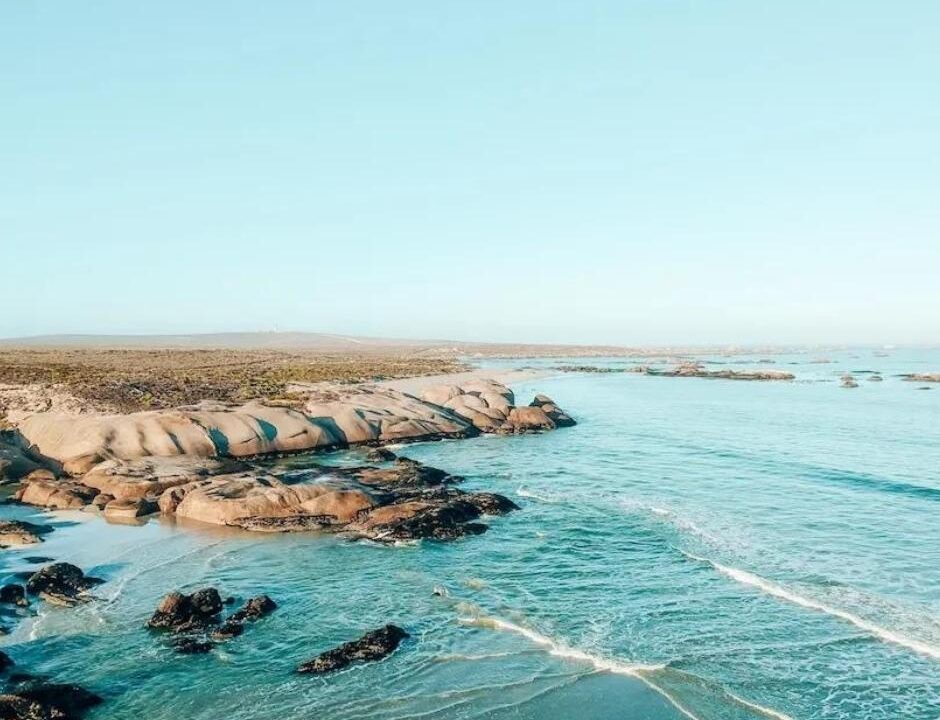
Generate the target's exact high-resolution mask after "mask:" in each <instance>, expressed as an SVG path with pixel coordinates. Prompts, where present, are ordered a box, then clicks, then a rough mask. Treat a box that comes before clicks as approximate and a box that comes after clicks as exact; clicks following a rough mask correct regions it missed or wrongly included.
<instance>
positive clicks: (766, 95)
mask: <svg viewBox="0 0 940 720" xmlns="http://www.w3.org/2000/svg"><path fill="white" fill-rule="evenodd" d="M938 28H940V3H937V2H935V1H932V0H924V1H923V2H904V1H903V0H899V1H897V2H888V1H886V0H880V1H878V2H875V1H871V0H826V1H823V0H819V1H817V2H809V1H805V0H786V1H784V0H779V1H777V2H759V1H757V0H738V1H730V0H708V1H705V0H701V1H698V2H677V1H670V0H646V1H638V0H617V1H611V2H591V1H590V0H578V1H575V0H572V1H571V2H566V3H550V2H545V1H544V0H539V1H537V2H535V1H533V2H521V1H519V2H505V1H504V0H500V1H498V2H495V1H494V2H489V1H480V0H473V1H472V2H471V1H469V0H468V1H467V2H439V1H436V0H435V1H433V2H397V3H393V2H388V1H384V0H383V1H378V0H376V1H375V2H357V1H355V0H353V1H344V2H314V1H312V0H292V1H288V0H272V1H271V2H258V1H257V0H225V1H224V2H223V1H221V0H219V1H215V2H210V1H208V0H201V1H200V2H193V1H192V0H161V1H160V2H147V3H142V2H126V1H124V0H95V1H94V2H89V1H87V0H47V1H43V2H40V1H38V0H7V1H6V2H2V3H0V104H2V108H0V303H2V308H3V312H2V313H0V336H18V335H32V334H40V333H59V332H93V333H105V332H112V333H163V332H169V333H176V332H204V331H239V330H271V329H274V328H278V329H281V330H311V331H333V332H344V333H358V334H368V335H381V336H399V337H401V336H414V337H447V338H456V339H480V340H520V341H522V340H524V341H569V342H616V343H672V342H677V343H678V342H689V343H693V342H715V343H724V342H743V343H746V342H769V341H776V342H819V341H837V342H940V41H938Z"/></svg>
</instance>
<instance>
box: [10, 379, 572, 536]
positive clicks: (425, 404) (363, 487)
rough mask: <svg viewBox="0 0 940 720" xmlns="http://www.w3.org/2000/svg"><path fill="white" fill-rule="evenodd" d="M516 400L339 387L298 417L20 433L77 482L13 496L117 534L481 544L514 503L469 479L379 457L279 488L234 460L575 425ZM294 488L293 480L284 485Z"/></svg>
mask: <svg viewBox="0 0 940 720" xmlns="http://www.w3.org/2000/svg"><path fill="white" fill-rule="evenodd" d="M514 402H515V398H514V396H513V393H512V391H511V390H509V388H506V387H505V386H502V385H500V384H498V383H495V382H493V381H487V380H476V379H474V380H472V381H468V382H467V383H465V384H463V385H461V386H456V385H450V386H443V387H440V388H430V389H428V390H427V391H426V392H425V394H424V397H422V398H417V397H414V396H412V395H409V394H407V393H403V392H400V391H396V390H392V389H390V388H382V387H374V386H349V387H336V388H332V389H330V390H329V392H328V393H323V392H320V393H319V395H318V396H317V397H316V398H314V397H313V396H312V393H311V397H310V399H309V400H308V401H307V402H306V403H305V405H304V410H303V412H300V411H298V410H295V409H291V408H286V407H281V406H271V405H264V404H262V403H257V402H255V403H249V404H246V405H241V406H237V407H233V406H228V405H224V404H220V403H217V402H214V403H210V402H207V403H202V404H200V405H198V406H192V407H183V408H178V409H176V410H172V411H159V412H143V413H134V414H130V415H108V416H98V417H95V416H76V417H69V416H61V415H58V414H40V415H36V416H32V417H30V418H27V419H26V420H24V422H23V424H22V425H21V427H20V432H21V434H22V437H23V438H25V440H26V441H27V442H29V443H30V444H31V448H32V449H33V450H34V451H36V452H38V453H42V454H43V456H45V457H47V458H50V459H51V461H54V462H56V463H60V464H61V466H62V468H63V470H64V471H65V472H66V473H69V474H80V475H82V477H81V478H80V479H70V478H61V479H57V478H56V477H55V475H54V474H53V473H52V472H50V471H48V470H36V471H34V473H33V475H32V476H30V477H29V478H27V480H26V481H25V482H24V483H23V484H22V486H21V488H20V490H19V491H18V493H17V496H16V498H17V499H18V500H20V501H21V502H24V503H28V504H33V505H40V506H43V507H49V508H62V509H78V508H85V507H87V508H89V509H92V510H98V511H101V512H103V514H104V515H105V517H107V518H109V519H114V520H134V519H136V518H138V517H142V516H145V515H147V514H150V513H152V512H155V511H157V510H159V511H160V512H162V513H164V514H166V515H175V516H176V517H177V518H180V519H183V520H192V521H198V522H204V523H210V524H216V525H228V526H234V527H241V528H245V529H250V530H254V531H258V532H286V531H298V530H310V529H320V530H329V531H333V532H336V531H345V532H349V533H351V534H353V535H358V536H364V537H369V538H373V539H379V540H390V541H391V540H399V539H413V538H425V537H427V538H435V539H453V538H457V537H462V536H464V535H471V534H478V533H481V532H484V531H485V530H486V525H484V524H482V523H479V522H475V520H476V519H477V518H479V517H480V516H481V515H484V514H503V513H506V512H509V511H511V510H513V509H515V505H513V503H512V502H511V501H509V500H508V499H507V498H503V497H501V496H496V495H490V494H487V493H466V492H462V491H460V490H457V489H456V488H455V487H454V485H455V484H456V483H458V482H459V481H460V480H461V478H458V477H454V476H450V475H448V474H447V473H446V472H444V471H442V470H437V469H435V468H430V467H427V466H425V465H422V464H421V463H419V462H416V461H413V460H408V459H403V458H399V459H397V460H395V462H394V463H391V462H390V461H391V460H393V459H395V456H394V454H391V453H385V454H382V455H381V456H380V457H379V459H381V460H382V461H383V462H389V465H386V466H383V467H358V468H357V467H353V468H349V467H344V468H329V467H325V466H324V467H321V468H320V469H319V471H313V472H311V473H305V474H304V477H303V482H290V481H288V482H285V480H284V479H282V477H280V476H279V475H278V474H277V473H273V474H272V473H264V472H260V471H258V470H257V469H252V466H251V465H250V464H248V463H246V462H243V461H242V460H239V458H249V457H254V456H262V455H266V454H272V453H287V452H295V451H301V450H309V449H316V448H329V447H337V446H347V445H350V444H358V443H368V444H378V443H383V442H393V441H398V440H419V439H424V440H427V439H437V438H458V437H467V436H472V435H476V434H479V433H480V432H497V433H524V432H536V431H542V430H550V429H553V428H555V427H558V426H564V425H571V424H574V420H572V419H571V418H570V417H569V416H568V415H566V414H565V413H564V412H563V411H562V410H561V409H560V408H558V407H557V405H555V403H554V402H553V401H552V400H551V398H548V397H547V396H537V397H536V398H535V399H534V400H533V401H532V404H531V405H530V406H518V407H517V406H515V405H514ZM284 477H285V478H289V477H290V476H289V475H285V476H284Z"/></svg>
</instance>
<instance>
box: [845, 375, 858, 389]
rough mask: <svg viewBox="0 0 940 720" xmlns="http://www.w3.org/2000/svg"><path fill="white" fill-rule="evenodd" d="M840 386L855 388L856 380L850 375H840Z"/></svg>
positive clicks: (856, 385)
mask: <svg viewBox="0 0 940 720" xmlns="http://www.w3.org/2000/svg"><path fill="white" fill-rule="evenodd" d="M842 387H844V388H857V387H858V382H857V381H856V380H855V378H854V377H853V376H852V375H843V376H842Z"/></svg>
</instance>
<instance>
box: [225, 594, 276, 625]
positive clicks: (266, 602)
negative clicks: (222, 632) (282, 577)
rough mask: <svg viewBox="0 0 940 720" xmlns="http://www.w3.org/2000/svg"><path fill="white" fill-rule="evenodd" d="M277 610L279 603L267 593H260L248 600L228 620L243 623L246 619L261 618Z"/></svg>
mask: <svg viewBox="0 0 940 720" xmlns="http://www.w3.org/2000/svg"><path fill="white" fill-rule="evenodd" d="M275 610H277V603H276V602H274V601H273V600H272V599H271V598H270V597H268V596H267V595H259V596H258V597H253V598H251V599H250V600H248V601H247V602H246V603H245V604H244V605H243V606H242V607H241V608H239V609H238V610H236V611H235V612H234V613H232V615H231V617H229V618H228V620H227V621H226V622H237V623H242V622H245V621H246V620H250V621H255V620H260V619H261V618H263V617H264V616H265V615H270V614H271V613H272V612H274V611H275Z"/></svg>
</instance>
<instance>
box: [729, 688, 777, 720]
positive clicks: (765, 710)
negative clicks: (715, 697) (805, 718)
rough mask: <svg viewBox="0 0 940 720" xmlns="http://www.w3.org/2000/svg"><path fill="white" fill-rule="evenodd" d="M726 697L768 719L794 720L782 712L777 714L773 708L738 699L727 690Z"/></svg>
mask: <svg viewBox="0 0 940 720" xmlns="http://www.w3.org/2000/svg"><path fill="white" fill-rule="evenodd" d="M725 695H727V696H728V697H729V698H731V699H732V700H734V701H735V702H736V703H738V704H739V705H743V706H744V707H746V708H748V709H749V710H753V711H754V712H758V713H760V714H761V715H766V716H767V717H769V718H773V719H774V720H793V718H791V717H790V716H789V715H784V714H783V713H782V712H777V711H776V710H774V709H773V708H769V707H764V706H763V705H758V704H757V703H754V702H751V701H750V700H745V699H744V698H742V697H738V696H737V695H735V694H734V693H730V692H728V691H727V690H725Z"/></svg>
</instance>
